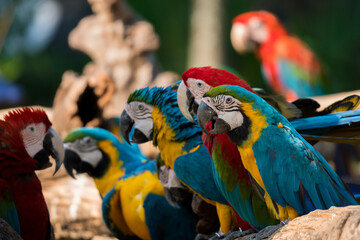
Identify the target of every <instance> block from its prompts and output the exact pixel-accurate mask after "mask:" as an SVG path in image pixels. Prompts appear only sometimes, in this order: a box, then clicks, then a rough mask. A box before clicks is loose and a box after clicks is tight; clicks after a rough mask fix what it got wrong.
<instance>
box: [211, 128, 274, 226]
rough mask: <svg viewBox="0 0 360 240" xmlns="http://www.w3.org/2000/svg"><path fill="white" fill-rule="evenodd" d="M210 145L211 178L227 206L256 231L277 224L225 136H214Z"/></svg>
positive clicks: (237, 153)
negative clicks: (212, 177) (227, 203)
mask: <svg viewBox="0 0 360 240" xmlns="http://www.w3.org/2000/svg"><path fill="white" fill-rule="evenodd" d="M212 142H213V144H212V146H211V149H212V158H213V162H212V163H213V176H214V179H215V182H216V184H217V186H218V187H219V190H220V192H221V193H222V194H223V196H224V197H225V198H226V200H227V201H228V202H229V204H230V205H231V206H232V207H233V208H234V209H235V210H236V212H237V213H238V214H239V215H240V217H241V218H243V219H244V220H245V221H247V222H249V223H250V224H251V226H252V227H254V228H256V229H262V228H264V227H266V226H269V225H274V224H278V223H279V222H278V221H277V220H276V219H275V218H274V215H272V214H271V213H270V212H269V211H267V207H266V203H265V199H264V196H263V195H264V194H263V192H261V190H260V188H259V187H258V186H257V184H256V183H255V181H253V179H252V178H251V177H250V175H249V173H248V171H247V170H246V169H245V167H244V165H243V163H242V160H241V157H240V154H239V151H238V149H237V146H236V145H235V144H233V143H232V142H231V141H230V139H229V138H228V136H227V134H219V135H217V136H216V137H214V138H213V141H212ZM247 227H248V228H249V226H247ZM242 229H243V230H246V229H247V228H242Z"/></svg>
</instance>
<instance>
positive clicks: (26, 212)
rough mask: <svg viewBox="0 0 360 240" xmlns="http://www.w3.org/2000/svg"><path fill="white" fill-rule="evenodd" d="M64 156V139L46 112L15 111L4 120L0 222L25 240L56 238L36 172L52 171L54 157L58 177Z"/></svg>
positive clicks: (0, 133)
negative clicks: (51, 160)
mask: <svg viewBox="0 0 360 240" xmlns="http://www.w3.org/2000/svg"><path fill="white" fill-rule="evenodd" d="M64 155H65V153H64V147H63V142H62V140H61V137H60V135H59V134H58V133H57V132H56V131H55V130H54V129H53V128H51V122H50V120H49V119H48V117H47V115H46V113H45V111H43V110H42V109H40V108H19V109H15V110H12V111H10V112H8V113H7V114H6V115H5V116H4V117H3V120H0V218H2V219H4V220H5V221H6V222H8V223H9V225H10V226H11V227H12V228H13V229H14V230H15V231H16V232H17V233H18V234H19V235H20V236H21V237H22V238H23V239H24V240H31V239H34V240H38V239H53V237H54V236H53V231H52V226H51V224H50V218H49V212H48V209H47V206H46V202H45V199H44V196H43V194H42V190H41V183H40V181H39V179H38V178H37V176H36V174H35V170H41V169H45V168H48V167H50V166H51V165H52V163H50V161H49V156H52V157H53V158H54V159H55V161H56V167H55V173H56V172H57V170H58V169H59V168H60V166H61V164H62V162H63V160H64ZM55 173H54V174H55Z"/></svg>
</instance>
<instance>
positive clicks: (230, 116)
mask: <svg viewBox="0 0 360 240" xmlns="http://www.w3.org/2000/svg"><path fill="white" fill-rule="evenodd" d="M218 117H219V118H221V119H223V120H224V121H225V122H227V123H228V124H229V125H230V130H233V129H234V128H237V127H240V126H241V125H242V124H243V123H244V117H243V115H242V114H241V112H239V111H236V112H218Z"/></svg>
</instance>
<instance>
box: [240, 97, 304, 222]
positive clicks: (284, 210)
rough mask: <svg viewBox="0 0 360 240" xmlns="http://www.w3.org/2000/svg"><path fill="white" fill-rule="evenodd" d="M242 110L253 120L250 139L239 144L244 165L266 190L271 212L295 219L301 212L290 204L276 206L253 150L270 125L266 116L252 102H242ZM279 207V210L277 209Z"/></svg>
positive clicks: (278, 215) (281, 218) (280, 125)
mask: <svg viewBox="0 0 360 240" xmlns="http://www.w3.org/2000/svg"><path fill="white" fill-rule="evenodd" d="M241 106H242V110H243V111H244V114H245V115H246V116H248V117H249V119H250V120H251V126H250V132H251V134H250V135H249V137H248V139H246V140H245V141H244V143H243V144H242V145H241V146H238V150H239V152H240V155H241V159H242V161H243V164H244V167H245V168H246V170H248V171H249V173H250V174H251V176H252V177H253V178H254V179H255V181H256V182H257V183H258V184H259V186H260V187H261V188H262V189H263V190H264V191H265V195H264V198H265V202H266V206H267V208H268V209H269V210H270V212H271V213H272V214H273V216H275V217H276V218H277V219H279V220H280V221H283V220H286V219H288V218H290V219H293V218H295V217H297V216H299V214H298V213H297V212H296V211H295V209H293V208H292V207H290V206H285V207H282V206H280V205H279V204H277V203H275V204H276V205H277V206H276V207H275V206H274V203H273V201H272V199H271V198H270V196H269V194H268V192H267V191H266V189H265V185H264V182H263V180H262V177H261V175H260V172H259V169H258V167H257V165H256V159H255V156H254V152H253V149H252V147H253V144H254V143H255V142H256V141H257V140H258V139H259V138H260V136H261V131H262V130H263V129H264V128H266V127H267V126H268V123H267V122H266V119H265V117H264V116H263V115H262V114H261V113H260V112H259V111H258V110H254V109H253V107H252V103H245V102H244V103H242V104H241ZM278 127H282V123H279V124H278ZM276 209H278V211H276Z"/></svg>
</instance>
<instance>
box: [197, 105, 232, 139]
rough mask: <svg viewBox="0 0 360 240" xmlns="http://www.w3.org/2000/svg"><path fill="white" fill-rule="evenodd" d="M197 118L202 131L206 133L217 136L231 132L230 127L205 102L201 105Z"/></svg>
mask: <svg viewBox="0 0 360 240" xmlns="http://www.w3.org/2000/svg"><path fill="white" fill-rule="evenodd" d="M197 116H198V122H199V125H200V127H201V129H202V130H203V131H204V132H206V133H210V134H215V135H216V134H220V133H223V132H227V131H229V130H230V125H229V124H228V123H226V122H225V121H224V120H223V119H221V118H219V117H218V115H217V113H216V112H215V111H214V110H213V109H212V108H211V107H209V106H208V105H207V104H206V103H204V102H201V103H200V106H199V109H198V114H197Z"/></svg>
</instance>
